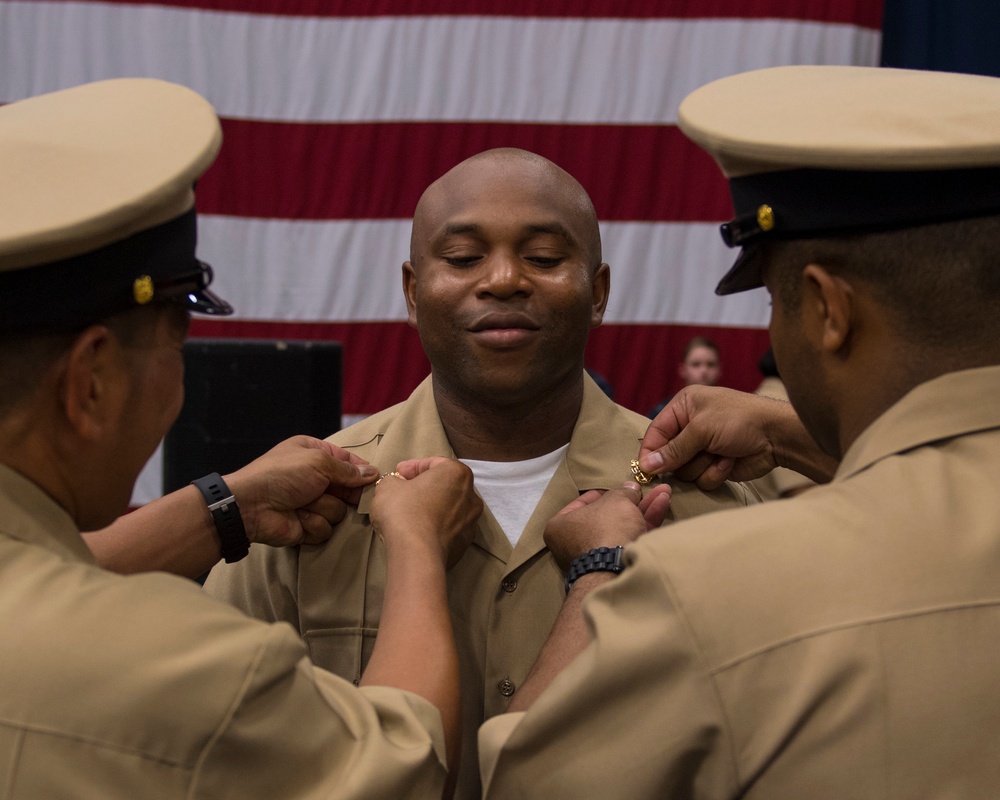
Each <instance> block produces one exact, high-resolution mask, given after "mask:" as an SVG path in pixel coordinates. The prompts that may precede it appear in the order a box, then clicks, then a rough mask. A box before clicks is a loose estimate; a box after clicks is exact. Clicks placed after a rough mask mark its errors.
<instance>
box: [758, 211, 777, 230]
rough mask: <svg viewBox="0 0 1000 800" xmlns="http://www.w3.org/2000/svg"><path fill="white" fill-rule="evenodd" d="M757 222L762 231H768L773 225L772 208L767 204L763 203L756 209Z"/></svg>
mask: <svg viewBox="0 0 1000 800" xmlns="http://www.w3.org/2000/svg"><path fill="white" fill-rule="evenodd" d="M757 224H758V225H759V226H760V229H761V230H762V231H769V230H771V229H772V228H773V227H774V209H773V208H771V206H769V205H763V206H761V207H760V208H758V209H757Z"/></svg>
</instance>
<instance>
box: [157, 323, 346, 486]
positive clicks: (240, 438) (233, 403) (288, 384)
mask: <svg viewBox="0 0 1000 800" xmlns="http://www.w3.org/2000/svg"><path fill="white" fill-rule="evenodd" d="M341 355H342V353H341V345H340V343H339V342H313V341H283V340H282V341H278V340H257V339H190V340H188V341H187V343H186V344H185V345H184V363H185V374H184V388H185V399H184V408H183V409H182V410H181V413H180V416H179V417H178V418H177V421H176V422H175V423H174V425H173V427H171V429H170V430H169V431H168V432H167V435H166V437H165V438H164V440H163V492H164V494H166V493H168V492H172V491H174V490H175V489H180V488H182V487H184V486H187V485H188V484H189V483H190V482H191V481H193V480H194V479H195V478H200V477H201V476H203V475H206V474H208V473H210V472H218V473H220V474H223V475H225V474H226V473H227V472H232V471H234V470H236V469H239V468H240V467H242V466H243V465H245V464H247V463H248V462H250V461H252V460H253V459H255V458H256V457H257V456H259V455H261V454H262V453H264V452H266V451H267V450H269V449H270V448H271V447H273V446H274V445H275V444H277V443H278V442H280V441H282V440H283V439H287V438H288V437H289V436H294V435H296V434H299V433H306V434H309V435H310V436H316V437H318V438H324V437H326V436H329V435H330V434H331V433H335V432H336V431H338V430H340V415H341V376H342V359H341Z"/></svg>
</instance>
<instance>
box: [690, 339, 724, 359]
mask: <svg viewBox="0 0 1000 800" xmlns="http://www.w3.org/2000/svg"><path fill="white" fill-rule="evenodd" d="M696 347H707V348H708V349H709V350H711V351H712V352H714V353H715V355H716V356H718V355H719V346H718V345H717V344H716V343H715V342H713V341H712V340H711V339H708V338H706V337H704V336H695V337H694V338H693V339H691V341H690V342H688V343H687V347H685V348H684V355H683V356H682V357H681V361H687V357H688V356H689V355H691V351H692V350H694V349H695V348H696Z"/></svg>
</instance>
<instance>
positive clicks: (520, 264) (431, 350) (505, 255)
mask: <svg viewBox="0 0 1000 800" xmlns="http://www.w3.org/2000/svg"><path fill="white" fill-rule="evenodd" d="M576 189H579V187H578V186H577V187H576ZM577 198H578V195H577V194H576V193H575V189H574V188H573V187H572V186H571V185H569V184H567V183H565V182H564V181H561V180H560V179H559V176H558V175H557V174H555V175H554V174H553V173H551V172H550V171H548V170H545V169H542V168H541V167H540V166H539V165H537V164H534V163H532V162H522V161H513V162H512V161H503V162H499V161H493V160H490V159H483V160H480V161H477V162H467V163H465V164H463V165H460V167H458V168H456V169H455V170H453V171H452V172H451V173H449V174H448V175H446V176H445V178H443V179H442V180H441V181H439V182H438V183H437V184H435V185H434V186H432V187H431V189H430V190H428V193H427V194H425V196H424V198H423V199H422V200H421V203H420V206H419V207H418V210H417V213H416V214H415V216H414V237H413V244H412V254H411V255H412V262H407V263H406V264H404V266H403V284H404V291H405V294H406V300H407V306H408V309H409V322H410V324H411V325H413V326H414V327H416V328H417V330H418V331H419V333H420V339H421V342H422V343H423V346H424V350H425V352H426V353H427V356H428V358H429V359H430V362H431V365H432V367H433V371H434V377H435V382H436V385H439V386H440V387H442V388H443V389H445V390H446V391H448V392H450V393H451V394H452V395H453V396H456V397H458V398H467V399H468V400H470V401H473V402H477V403H480V404H483V403H485V404H487V405H491V406H496V405H501V406H502V405H514V404H518V403H523V402H526V401H533V400H537V401H538V402H544V398H545V397H546V395H548V394H549V393H550V392H552V391H553V390H555V389H558V388H560V387H562V386H565V385H568V384H569V383H570V382H573V381H578V380H579V379H580V375H581V374H582V371H583V352H584V347H585V345H586V342H587V336H588V333H589V331H590V329H591V328H593V327H596V326H597V325H599V324H600V323H601V320H602V317H603V313H604V307H605V304H606V302H607V294H608V268H607V265H604V264H601V265H600V266H597V264H596V263H595V262H596V261H597V260H598V258H599V256H598V254H597V252H596V250H597V248H596V246H595V242H596V241H597V238H596V228H595V227H594V226H596V221H595V220H593V217H592V212H589V214H588V212H587V211H586V210H585V209H584V208H583V207H581V205H580V204H579V202H577Z"/></svg>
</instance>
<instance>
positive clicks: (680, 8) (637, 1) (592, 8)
mask: <svg viewBox="0 0 1000 800" xmlns="http://www.w3.org/2000/svg"><path fill="white" fill-rule="evenodd" d="M86 1H87V2H101V3H104V4H107V3H112V4H116V5H153V4H152V3H142V2H136V0H86ZM155 5H159V6H168V7H173V8H191V9H203V10H207V11H233V12H239V13H243V14H277V15H281V16H309V17H375V16H426V15H435V14H448V15H462V16H470V15H474V16H502V17H514V16H516V17H561V18H582V17H596V18H622V19H665V18H677V19H692V18H706V19H719V18H723V19H725V18H738V17H743V18H752V19H753V18H756V19H760V18H770V19H794V20H809V21H815V22H834V23H845V24H851V25H860V26H862V27H866V28H873V29H875V30H878V29H879V28H881V26H882V3H877V2H873V1H872V0H700V1H699V2H691V0H588V1H586V2H585V1H584V0H369V2H367V3H364V4H360V3H358V2H357V0H158V2H156V3H155Z"/></svg>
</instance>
